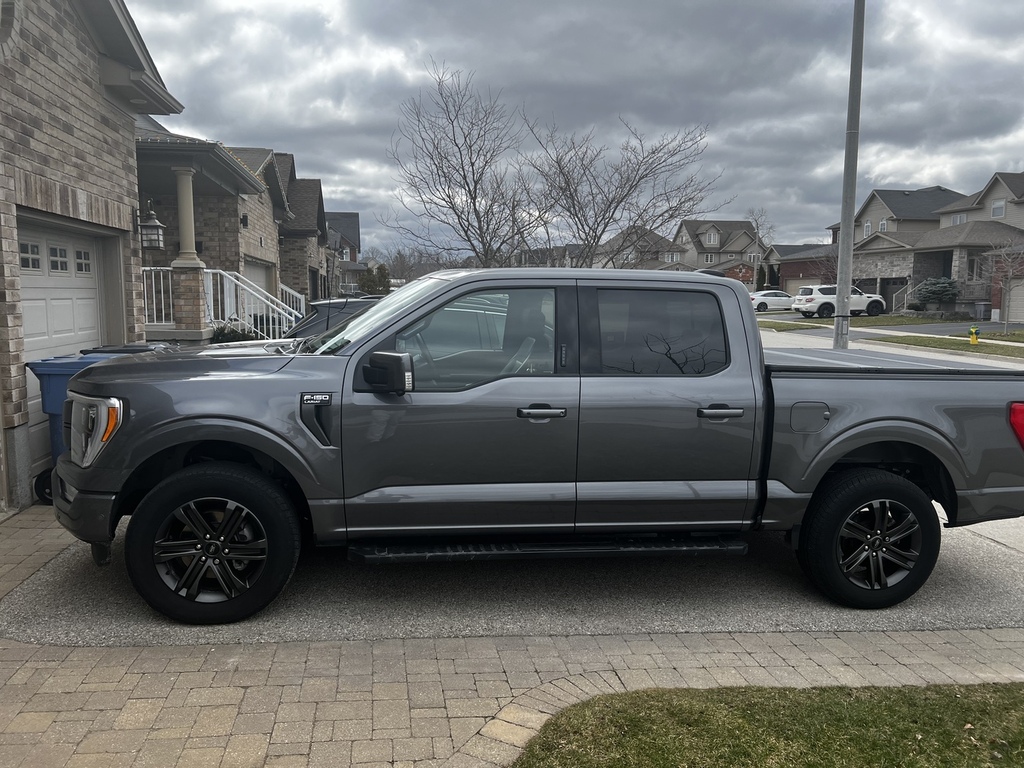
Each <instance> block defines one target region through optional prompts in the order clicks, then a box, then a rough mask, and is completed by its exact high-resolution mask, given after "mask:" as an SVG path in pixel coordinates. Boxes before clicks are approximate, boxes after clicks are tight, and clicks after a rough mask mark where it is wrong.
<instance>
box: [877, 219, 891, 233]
mask: <svg viewBox="0 0 1024 768" xmlns="http://www.w3.org/2000/svg"><path fill="white" fill-rule="evenodd" d="M888 224H889V222H887V221H886V220H885V219H881V220H880V221H879V222H878V231H879V232H885V230H886V229H887V227H888Z"/></svg>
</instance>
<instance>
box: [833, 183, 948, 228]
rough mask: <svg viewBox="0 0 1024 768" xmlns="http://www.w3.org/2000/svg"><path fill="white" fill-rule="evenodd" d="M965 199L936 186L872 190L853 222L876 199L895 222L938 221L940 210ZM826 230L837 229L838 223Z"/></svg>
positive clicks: (858, 218)
mask: <svg viewBox="0 0 1024 768" xmlns="http://www.w3.org/2000/svg"><path fill="white" fill-rule="evenodd" d="M967 197H968V195H964V194H963V193H961V192H956V191H954V190H952V189H946V188H945V187H937V186H936V187H924V188H922V189H873V190H871V194H869V195H868V196H867V197H866V198H865V199H864V202H863V203H862V204H861V206H860V208H858V209H857V213H856V215H854V217H853V220H854V221H859V220H860V218H861V217H862V216H863V215H864V211H865V210H866V209H867V207H868V206H869V205H871V201H872V199H875V198H877V199H878V200H879V201H880V202H881V203H882V205H884V206H885V207H886V208H887V209H888V210H889V213H891V214H892V216H893V218H894V219H896V220H897V221H904V220H909V221H938V220H939V215H940V210H941V209H942V208H944V207H946V206H949V205H956V204H957V203H959V202H962V201H963V200H964V199H965V198H967ZM828 229H830V230H837V229H839V222H836V223H835V224H833V225H831V226H830V227H828Z"/></svg>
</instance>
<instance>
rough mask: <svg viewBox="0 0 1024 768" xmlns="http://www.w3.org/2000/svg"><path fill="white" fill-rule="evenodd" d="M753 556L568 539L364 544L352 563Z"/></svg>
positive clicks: (690, 546)
mask: <svg viewBox="0 0 1024 768" xmlns="http://www.w3.org/2000/svg"><path fill="white" fill-rule="evenodd" d="M713 552H722V553H727V554H734V555H745V554H746V553H747V542H746V541H744V540H742V539H738V538H732V537H726V536H661V537H635V538H604V539H579V540H572V539H565V540H560V541H522V542H494V543H464V544H452V543H450V542H448V543H425V542H424V543H402V544H391V543H374V544H367V543H360V544H351V545H349V547H348V559H349V560H353V561H356V562H361V563H384V562H388V563H420V562H426V561H428V560H442V561H451V560H514V559H529V558H546V557H552V558H555V557H637V556H645V555H646V556H651V555H699V554H704V553H713Z"/></svg>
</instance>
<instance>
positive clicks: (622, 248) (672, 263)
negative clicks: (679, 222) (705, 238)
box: [594, 226, 693, 271]
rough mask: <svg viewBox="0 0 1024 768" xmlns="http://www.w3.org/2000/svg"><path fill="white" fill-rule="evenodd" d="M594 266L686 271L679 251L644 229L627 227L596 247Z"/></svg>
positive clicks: (687, 267)
mask: <svg viewBox="0 0 1024 768" xmlns="http://www.w3.org/2000/svg"><path fill="white" fill-rule="evenodd" d="M594 266H595V267H597V268H599V269H667V270H674V271H689V270H692V269H693V267H689V266H687V265H686V264H684V263H683V258H682V249H681V248H679V246H678V245H676V244H675V243H674V242H672V241H671V240H669V239H668V238H667V237H663V236H662V235H659V234H658V233H657V232H655V231H653V230H651V229H648V228H646V227H640V226H632V227H627V228H626V229H624V230H623V231H622V232H619V233H618V234H617V235H615V236H614V237H611V238H609V239H608V240H606V241H605V242H603V243H601V244H600V245H599V246H598V247H597V251H596V253H595V255H594Z"/></svg>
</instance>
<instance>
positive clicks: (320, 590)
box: [0, 520, 1024, 646]
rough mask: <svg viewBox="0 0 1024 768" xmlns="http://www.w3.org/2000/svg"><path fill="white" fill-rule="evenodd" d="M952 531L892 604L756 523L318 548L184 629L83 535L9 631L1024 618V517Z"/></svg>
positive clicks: (57, 633)
mask: <svg viewBox="0 0 1024 768" xmlns="http://www.w3.org/2000/svg"><path fill="white" fill-rule="evenodd" d="M122 534H123V532H122ZM943 534H944V537H943V551H942V554H941V556H940V558H939V564H938V566H937V568H936V570H935V572H934V574H933V575H932V577H931V579H930V580H929V581H928V583H927V584H926V585H925V587H924V589H923V590H922V591H921V592H919V593H918V594H917V595H915V596H914V597H913V598H912V599H910V600H908V601H906V602H905V603H903V604H901V605H899V606H896V607H894V608H890V609H888V610H884V611H855V610H850V609H845V608H840V607H838V606H835V605H832V604H831V603H829V602H827V601H825V600H824V599H823V598H822V597H820V596H819V595H818V594H817V593H816V592H815V591H814V590H813V589H812V588H811V587H810V586H809V584H808V583H807V582H806V580H805V579H804V577H803V575H802V574H801V572H800V570H799V568H798V566H797V564H796V561H795V559H794V557H793V555H792V553H791V552H790V550H789V548H788V547H787V545H786V544H785V542H784V541H783V539H782V536H781V535H778V534H768V533H761V534H756V535H754V536H753V537H752V538H751V539H750V541H751V546H750V552H749V554H748V555H746V556H730V555H708V556H700V557H696V558H694V557H690V558H666V559H662V558H658V559H601V560H575V559H568V560H567V559H562V560H532V561H518V562H515V561H492V562H487V561H481V562H473V563H457V564H452V563H447V564H446V563H424V564H407V565H391V566H388V565H361V564H354V563H349V562H348V561H347V560H345V559H344V556H343V554H342V553H341V552H340V551H335V550H327V551H312V552H309V553H306V554H304V555H303V557H302V560H301V561H300V563H299V568H298V570H297V572H296V574H295V577H294V578H293V580H292V582H291V584H290V585H289V586H288V588H287V590H286V591H285V593H284V594H283V595H282V596H281V597H279V598H278V599H277V601H275V602H274V604H273V605H271V606H270V608H268V609H267V610H265V611H264V612H263V613H261V614H259V615H258V616H256V617H254V618H252V619H249V620H247V621H245V622H241V623H238V624H232V625H224V626H214V627H189V626H184V625H180V624H176V623H174V622H171V621H169V620H167V619H165V618H163V617H162V616H160V615H159V614H156V613H154V612H153V611H152V610H150V609H149V607H148V606H147V605H146V604H145V603H144V602H143V601H142V600H141V598H139V597H138V596H137V595H136V594H135V591H134V590H133V588H132V586H131V584H130V583H129V580H128V576H127V573H126V572H125V569H124V565H123V561H122V556H123V552H122V551H121V549H120V546H119V545H117V546H115V551H114V562H113V564H112V565H110V566H108V567H106V568H98V567H96V566H95V565H93V563H92V560H91V557H90V555H89V549H88V547H87V546H86V545H84V544H81V545H79V544H75V545H72V546H71V547H69V548H68V549H67V550H66V551H65V552H64V553H62V554H61V555H59V556H58V557H56V558H55V559H54V560H52V561H51V562H50V563H49V564H48V565H47V566H45V567H44V568H43V569H41V570H40V571H39V572H38V573H37V574H36V575H35V576H33V577H32V578H31V579H29V580H28V581H27V582H26V583H25V584H23V585H22V586H21V587H19V588H18V589H17V590H15V591H14V592H12V593H11V594H10V595H8V596H7V597H6V598H4V599H3V601H0V636H2V637H6V638H10V639H13V640H20V641H25V642H35V643H49V644H57V645H69V646H79V645H82V646H124V645H130V646H136V645H138V646H148V645H195V644H198V645H204V644H224V643H245V642H283V641H304V642H309V641H337V640H345V639H351V640H371V639H383V638H415V637H433V638H440V637H485V636H486V637H489V636H500V635H520V636H531V635H550V634H554V635H605V634H623V633H675V632H762V631H765V632H767V631H808V632H811V631H866V630H891V631H901V630H927V629H931V630H947V629H968V628H983V627H1020V626H1024V578H1022V577H1021V574H1022V573H1024V520H1019V521H1018V520H1015V521H1007V522H999V523H987V524H984V525H981V526H976V527H974V528H965V529H956V530H948V531H944V532H943ZM122 540H123V538H122V536H119V538H118V542H120V541H122Z"/></svg>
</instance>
